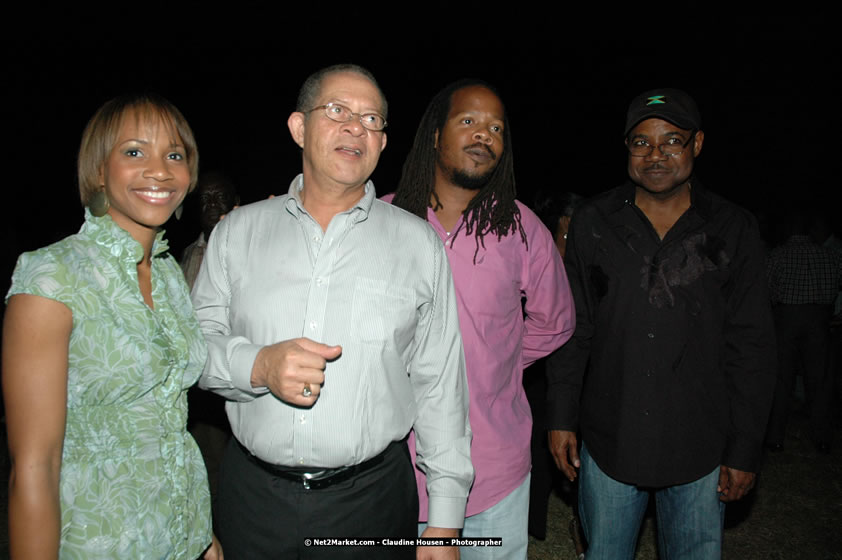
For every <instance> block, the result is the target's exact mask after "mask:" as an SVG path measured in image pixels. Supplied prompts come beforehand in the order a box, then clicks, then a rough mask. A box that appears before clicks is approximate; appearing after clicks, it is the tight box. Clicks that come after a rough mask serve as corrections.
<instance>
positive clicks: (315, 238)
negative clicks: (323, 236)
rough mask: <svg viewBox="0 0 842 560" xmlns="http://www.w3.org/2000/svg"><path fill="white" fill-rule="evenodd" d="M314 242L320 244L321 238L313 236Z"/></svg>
mask: <svg viewBox="0 0 842 560" xmlns="http://www.w3.org/2000/svg"><path fill="white" fill-rule="evenodd" d="M313 241H315V242H316V243H318V242H319V236H318V235H314V236H313Z"/></svg>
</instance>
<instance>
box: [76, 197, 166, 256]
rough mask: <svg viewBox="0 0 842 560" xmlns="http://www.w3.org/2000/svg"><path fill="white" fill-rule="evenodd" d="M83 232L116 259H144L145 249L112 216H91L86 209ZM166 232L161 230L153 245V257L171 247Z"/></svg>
mask: <svg viewBox="0 0 842 560" xmlns="http://www.w3.org/2000/svg"><path fill="white" fill-rule="evenodd" d="M82 231H84V232H85V233H86V234H87V235H89V236H90V238H91V239H93V240H94V241H95V242H96V243H97V245H101V246H103V247H105V248H106V249H108V251H109V252H110V253H111V254H112V255H114V256H115V257H119V256H122V255H127V256H130V257H131V259H132V262H134V263H137V262H139V261H140V259H142V258H143V247H142V246H141V244H140V243H139V242H138V241H137V240H135V238H134V237H132V236H131V234H129V232H127V231H126V230H124V229H123V228H121V227H120V226H118V225H117V224H116V223H115V222H114V220H113V219H112V218H111V216H110V215H108V214H105V215H104V216H101V217H97V216H94V215H93V214H91V211H90V209H89V208H85V225H83V226H82ZM165 233H166V232H165V231H164V230H163V229H162V230H159V231H158V233H157V235H156V236H155V241H154V242H153V244H152V256H153V257H157V256H158V255H160V254H162V253H164V252H166V251H167V250H168V249H169V248H170V247H169V244H168V243H167V240H166V239H165V238H164V234H165Z"/></svg>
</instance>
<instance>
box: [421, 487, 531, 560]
mask: <svg viewBox="0 0 842 560" xmlns="http://www.w3.org/2000/svg"><path fill="white" fill-rule="evenodd" d="M530 478H531V475H526V479H525V480H524V481H523V482H522V483H521V484H520V486H518V487H517V488H515V489H514V490H512V491H511V493H509V495H508V496H506V497H505V498H503V499H502V500H500V501H499V502H497V503H496V504H494V505H493V506H491V507H490V508H488V509H487V510H485V511H483V512H480V513H478V514H476V515H472V516H470V517H466V518H465V528H464V529H462V536H463V537H498V538H502V539H503V546H500V547H472V546H462V547H459V548H460V554H461V558H462V560H526V548H527V545H528V544H529V536H528V534H527V522H528V520H529V480H530ZM426 528H427V524H426V523H419V524H418V535H421V533H423V532H424V529H426Z"/></svg>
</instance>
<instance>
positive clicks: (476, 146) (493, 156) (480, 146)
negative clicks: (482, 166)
mask: <svg viewBox="0 0 842 560" xmlns="http://www.w3.org/2000/svg"><path fill="white" fill-rule="evenodd" d="M474 148H482V149H483V150H485V151H486V152H488V155H489V156H490V157H491V159H492V160H496V159H497V154H495V153H494V152H492V151H491V148H489V147H488V145H486V144H483V143H482V142H477V143H476V144H471V145H470V146H465V148H464V150H465V151H466V152H467V151H468V150H473V149H474Z"/></svg>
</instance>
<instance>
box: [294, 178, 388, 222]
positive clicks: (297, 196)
mask: <svg viewBox="0 0 842 560" xmlns="http://www.w3.org/2000/svg"><path fill="white" fill-rule="evenodd" d="M363 188H364V193H363V196H362V198H360V199H359V200H358V201H357V202H356V204H354V206H353V207H351V208H349V209H348V210H346V212H347V213H349V214H352V215H354V214H356V216H355V217H356V220H355V221H361V220H364V219H365V218H366V217H368V213H369V211H370V210H371V205H372V204H374V199H375V198H376V197H377V192H376V191H375V190H374V183H373V182H372V181H371V180H369V181H366V183H365V186H364V187H363ZM303 189H304V174H303V173H299V174H298V175H297V176H296V177H295V179H293V180H292V183H290V185H289V191H287V195H288V196H287V200H286V209H287V210H288V211H289V212H291V213H292V214H293V215H296V216H297V215H299V214H300V213H304V214H309V213H308V212H307V210H305V209H304V205H303V204H302V202H301V191H302V190H303Z"/></svg>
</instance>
